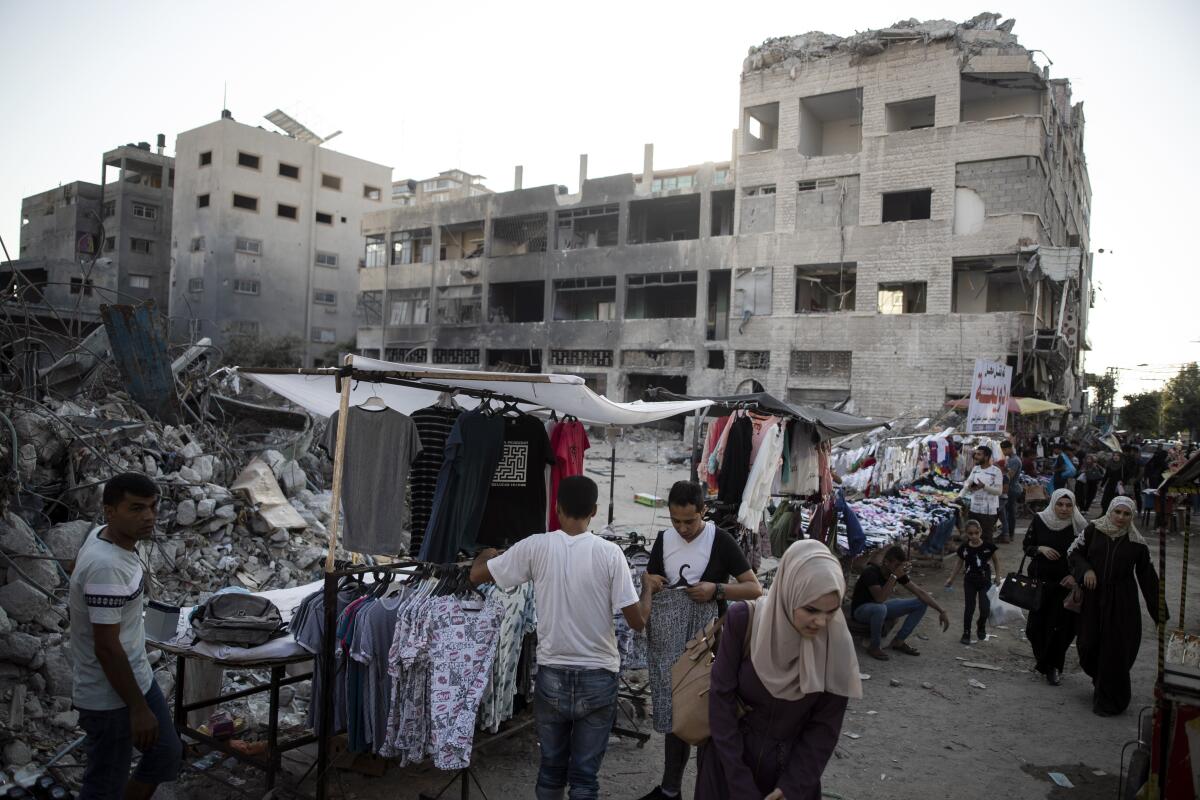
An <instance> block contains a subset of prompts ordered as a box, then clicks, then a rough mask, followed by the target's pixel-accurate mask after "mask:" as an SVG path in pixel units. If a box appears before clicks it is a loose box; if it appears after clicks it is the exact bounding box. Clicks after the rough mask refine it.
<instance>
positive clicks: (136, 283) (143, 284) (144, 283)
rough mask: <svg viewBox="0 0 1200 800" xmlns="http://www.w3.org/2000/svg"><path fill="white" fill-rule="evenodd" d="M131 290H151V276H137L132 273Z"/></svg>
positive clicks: (130, 278)
mask: <svg viewBox="0 0 1200 800" xmlns="http://www.w3.org/2000/svg"><path fill="white" fill-rule="evenodd" d="M129 288H130V289H149V288H150V276H149V275H137V274H134V273H130V275H129Z"/></svg>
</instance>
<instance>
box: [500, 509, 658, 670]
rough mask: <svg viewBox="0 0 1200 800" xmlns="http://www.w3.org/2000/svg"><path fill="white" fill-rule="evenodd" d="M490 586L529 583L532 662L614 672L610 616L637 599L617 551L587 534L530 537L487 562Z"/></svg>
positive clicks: (615, 662) (618, 660) (616, 655)
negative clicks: (533, 609)
mask: <svg viewBox="0 0 1200 800" xmlns="http://www.w3.org/2000/svg"><path fill="white" fill-rule="evenodd" d="M488 571H489V572H491V574H492V579H493V580H494V581H495V582H496V585H497V586H499V587H500V588H502V589H510V588H512V587H514V586H516V585H518V584H521V583H525V582H526V581H533V591H534V594H535V595H536V596H537V617H538V619H537V634H538V644H537V663H538V664H541V665H546V666H553V667H574V668H576V669H605V670H608V671H609V672H618V671H620V669H621V655H620V652H619V651H618V650H617V637H616V633H615V629H614V628H613V614H615V613H617V612H619V611H621V609H624V608H627V607H629V606H631V605H634V604H635V603H637V601H638V597H637V593H636V592H635V591H634V589H633V577H632V576H631V575H630V573H629V564H628V563H626V561H625V554H624V553H622V552H621V548H620V547H617V545H615V544H613V543H612V542H609V541H607V540H605V539H601V538H600V537H599V536H596V535H595V534H593V533H591V532H590V531H589V532H587V533H580V534H576V535H574V536H572V535H568V534H566V533H564V532H563V531H554V532H552V533H544V534H539V535H537V536H530V537H528V538H526V539H522V540H521V541H519V542H517V543H516V544H515V545H513V546H512V547H511V548H509V549H508V550H507V551H505V552H504V554H503V555H500V556H497V557H496V558H493V559H492V560H491V561H489V562H488Z"/></svg>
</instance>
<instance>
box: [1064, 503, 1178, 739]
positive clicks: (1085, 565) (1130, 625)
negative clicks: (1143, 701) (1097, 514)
mask: <svg viewBox="0 0 1200 800" xmlns="http://www.w3.org/2000/svg"><path fill="white" fill-rule="evenodd" d="M1136 510H1137V506H1136V505H1135V504H1134V502H1133V500H1132V499H1130V498H1128V497H1117V498H1114V499H1113V501H1112V503H1110V504H1109V506H1108V513H1107V514H1106V515H1105V516H1103V517H1101V518H1100V519H1097V520H1095V521H1094V522H1092V523H1091V524H1090V525H1088V526H1087V528H1085V529H1084V531H1083V533H1082V534H1081V535H1080V536H1079V538H1077V539H1076V540H1075V543H1074V544H1073V545H1071V548H1070V551H1069V559H1070V567H1071V572H1072V573H1073V575H1074V577H1075V580H1076V581H1078V582H1079V583H1080V585H1082V586H1083V590H1084V591H1083V607H1082V608H1081V609H1080V612H1079V642H1078V646H1079V664H1080V666H1082V667H1083V671H1084V672H1086V673H1087V674H1088V675H1089V676H1091V678H1092V686H1093V687H1094V688H1093V691H1092V711H1093V712H1095V713H1096V714H1099V715H1100V716H1104V717H1108V716H1113V715H1115V714H1120V713H1121V712H1123V711H1124V710H1125V709H1126V708H1128V707H1129V700H1130V694H1131V692H1130V686H1129V671H1130V670H1131V669H1132V668H1133V664H1134V662H1135V661H1137V655H1138V648H1139V646H1140V645H1141V643H1142V610H1141V609H1140V608H1139V607H1138V606H1139V605H1140V604H1139V603H1138V589H1139V588H1140V589H1141V591H1142V597H1144V598H1145V600H1146V608H1147V610H1148V611H1149V612H1150V616H1151V617H1152V618H1153V619H1154V621H1155V622H1158V575H1157V574H1156V573H1155V572H1154V566H1153V564H1152V563H1151V561H1150V549H1149V548H1148V547H1147V546H1146V540H1145V539H1143V538H1142V535H1141V534H1140V533H1138V530H1137V528H1135V527H1134V525H1133V515H1134V512H1135V511H1136Z"/></svg>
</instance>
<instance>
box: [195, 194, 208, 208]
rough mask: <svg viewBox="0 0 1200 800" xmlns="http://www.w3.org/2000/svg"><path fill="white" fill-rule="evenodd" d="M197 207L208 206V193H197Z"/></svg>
mask: <svg viewBox="0 0 1200 800" xmlns="http://www.w3.org/2000/svg"><path fill="white" fill-rule="evenodd" d="M196 208H208V195H206V194H198V195H196Z"/></svg>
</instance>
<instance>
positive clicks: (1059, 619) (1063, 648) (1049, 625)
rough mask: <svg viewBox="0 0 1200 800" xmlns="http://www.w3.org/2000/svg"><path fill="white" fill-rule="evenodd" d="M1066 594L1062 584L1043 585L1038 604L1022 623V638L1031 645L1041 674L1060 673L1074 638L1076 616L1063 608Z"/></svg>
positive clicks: (1067, 590)
mask: <svg viewBox="0 0 1200 800" xmlns="http://www.w3.org/2000/svg"><path fill="white" fill-rule="evenodd" d="M1068 594H1070V590H1069V589H1066V588H1065V587H1063V586H1059V585H1057V584H1052V585H1050V586H1047V587H1046V589H1045V591H1044V593H1043V595H1042V605H1041V607H1040V608H1039V609H1038V610H1037V611H1030V612H1029V620H1028V622H1026V623H1025V638H1026V639H1028V640H1029V644H1030V646H1032V647H1033V657H1034V658H1035V659H1037V665H1036V667H1037V671H1038V672H1041V673H1043V674H1045V673H1047V672H1049V671H1050V670H1051V669H1056V670H1058V671H1059V672H1062V670H1063V664H1064V663H1065V662H1066V659H1067V651H1068V650H1070V649H1071V642H1072V641H1073V640H1074V639H1075V627H1076V625H1078V620H1079V615H1078V614H1077V613H1075V612H1074V611H1068V610H1067V609H1066V608H1064V607H1063V601H1064V600H1066V599H1067V595H1068Z"/></svg>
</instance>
